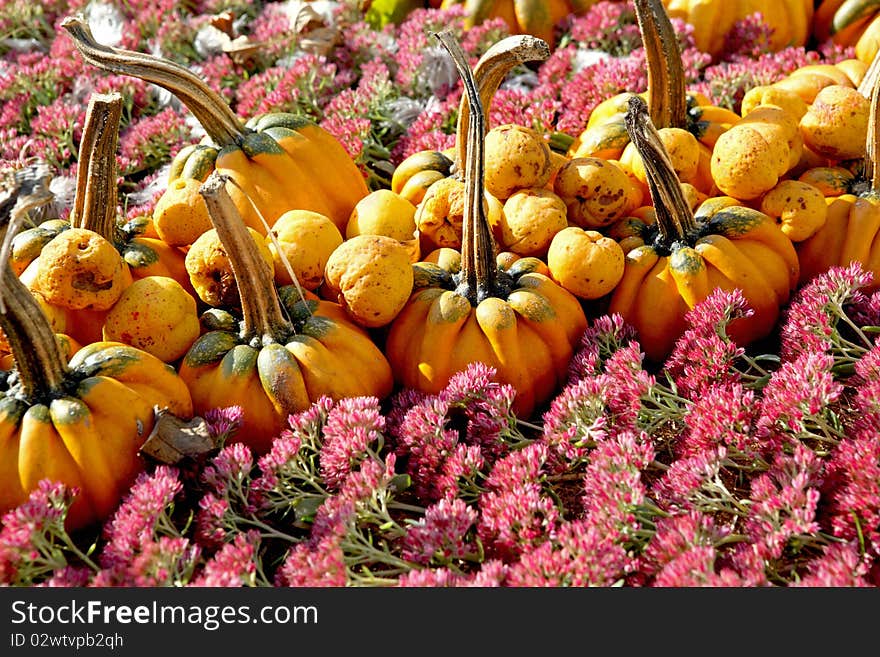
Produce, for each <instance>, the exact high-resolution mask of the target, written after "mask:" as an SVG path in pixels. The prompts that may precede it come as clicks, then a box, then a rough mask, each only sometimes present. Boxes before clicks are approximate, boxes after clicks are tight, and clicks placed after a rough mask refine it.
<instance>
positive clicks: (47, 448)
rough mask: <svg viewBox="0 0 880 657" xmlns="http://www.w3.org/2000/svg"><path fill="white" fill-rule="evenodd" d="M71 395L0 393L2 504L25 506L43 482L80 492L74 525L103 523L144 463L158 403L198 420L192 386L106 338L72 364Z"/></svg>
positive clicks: (159, 364)
mask: <svg viewBox="0 0 880 657" xmlns="http://www.w3.org/2000/svg"><path fill="white" fill-rule="evenodd" d="M68 367H69V368H70V379H71V382H72V384H71V386H70V388H69V389H68V390H67V391H66V394H64V395H63V396H59V397H58V398H54V399H51V400H46V401H45V402H43V403H28V402H27V401H26V400H22V399H20V398H18V397H17V391H16V390H15V389H14V388H13V389H10V390H8V391H6V392H5V394H3V396H2V397H0V436H2V438H0V454H2V461H0V463H2V464H0V481H2V482H3V486H0V491H2V492H0V509H2V510H3V511H7V510H9V509H11V508H13V507H15V506H17V505H19V504H21V503H23V502H24V501H25V500H26V499H27V496H28V493H29V492H30V491H32V490H34V489H35V488H36V487H37V484H38V483H39V481H40V480H41V479H44V478H48V479H51V480H53V481H60V482H63V483H65V484H67V485H68V486H75V487H76V488H78V489H79V490H80V493H79V495H78V496H77V497H76V499H75V501H74V503H73V506H72V507H71V509H70V514H69V516H68V527H69V528H71V529H74V528H79V527H83V526H86V525H88V524H91V523H93V522H95V521H99V520H103V519H104V518H106V517H108V516H109V515H110V513H111V512H112V511H113V510H114V509H115V508H116V507H117V506H118V504H119V501H120V500H121V499H122V498H123V497H124V495H125V494H126V493H127V492H128V490H129V487H130V486H131V484H132V482H133V481H134V478H135V477H136V475H137V474H138V473H139V472H140V471H141V470H142V469H143V467H144V462H143V460H142V459H141V457H140V456H138V450H139V449H140V447H141V445H142V444H143V442H144V441H145V440H146V438H147V436H149V434H150V432H151V431H152V429H153V424H154V420H155V414H154V407H155V406H158V407H159V408H168V409H169V410H170V411H171V412H172V413H173V414H175V415H177V416H179V417H182V418H186V419H188V418H190V417H191V416H192V403H191V401H190V396H189V391H188V390H187V387H186V385H185V384H184V383H183V381H182V380H181V379H180V378H179V377H178V376H177V375H176V373H175V372H174V371H173V370H172V369H170V368H169V367H168V366H166V365H165V364H164V363H162V362H161V361H160V360H159V359H157V358H154V357H152V356H150V355H149V354H147V353H145V352H142V351H139V350H137V349H134V348H132V347H129V346H127V345H123V344H118V343H112V342H107V343H104V342H98V343H94V344H91V345H87V346H86V347H84V348H82V349H80V350H79V351H77V352H76V354H75V355H74V356H73V358H72V359H71V360H70V363H69V365H68Z"/></svg>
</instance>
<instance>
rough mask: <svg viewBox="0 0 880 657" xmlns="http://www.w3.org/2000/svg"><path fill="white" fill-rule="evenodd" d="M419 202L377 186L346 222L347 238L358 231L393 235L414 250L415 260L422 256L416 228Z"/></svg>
mask: <svg viewBox="0 0 880 657" xmlns="http://www.w3.org/2000/svg"><path fill="white" fill-rule="evenodd" d="M415 215H416V204H415V203H412V202H411V201H410V200H409V199H407V198H406V197H405V196H403V195H402V194H399V193H398V192H395V191H393V190H390V189H377V190H375V191H373V192H370V193H369V194H367V196H365V197H364V198H362V199H361V200H360V201H359V202H358V204H357V205H356V206H355V207H354V210H353V211H352V213H351V217H349V218H348V223H347V224H346V226H345V238H346V239H350V238H352V237H357V236H358V235H384V236H386V237H391V238H393V239H395V240H397V241H399V242H401V243H402V244H404V245H405V246H406V247H407V248H409V250H410V256H411V258H412V261H413V262H418V260H419V258H420V256H421V247H420V245H419V231H418V228H416V221H415Z"/></svg>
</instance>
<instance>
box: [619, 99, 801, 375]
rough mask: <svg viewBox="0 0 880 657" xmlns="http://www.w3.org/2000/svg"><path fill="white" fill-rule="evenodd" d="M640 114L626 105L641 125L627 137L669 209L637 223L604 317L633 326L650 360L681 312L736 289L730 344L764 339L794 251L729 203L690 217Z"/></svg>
mask: <svg viewBox="0 0 880 657" xmlns="http://www.w3.org/2000/svg"><path fill="white" fill-rule="evenodd" d="M640 105H641V106H640ZM646 113H647V109H646V108H645V107H644V103H643V102H642V101H640V100H637V101H634V102H633V109H632V115H631V118H630V119H629V121H631V122H632V123H630V124H629V125H630V130H632V131H636V130H639V129H641V128H639V127H638V126H641V125H645V126H647V127H646V128H644V129H645V130H646V131H647V134H646V135H644V136H643V135H641V134H640V133H638V132H635V133H634V134H636V135H637V136H638V142H637V146H638V147H639V149H640V152H642V156H643V158H644V159H645V161H646V164H649V165H650V166H651V167H654V170H655V171H656V173H657V176H659V177H661V179H662V184H663V187H662V188H658V189H654V188H653V186H652V197H653V196H655V195H659V194H662V195H663V196H662V198H663V199H667V201H666V203H669V205H666V204H663V202H662V201H660V200H659V199H657V198H655V201H654V205H655V207H656V206H660V207H658V210H657V213H656V217H657V219H656V221H655V222H654V223H652V224H643V226H644V227H643V230H642V234H641V235H640V236H639V237H640V239H641V240H642V242H643V244H641V245H640V246H637V245H633V244H630V247H631V248H630V249H629V251H628V252H627V254H626V262H625V266H624V273H623V278H622V279H621V281H620V283H619V284H618V285H617V287H616V288H615V289H614V292H613V293H612V296H611V301H610V304H609V312H612V313H619V314H620V315H621V316H622V317H623V318H624V319H625V320H626V321H627V322H629V323H630V324H632V325H633V326H634V327H635V328H636V330H637V331H638V335H639V341H640V344H641V345H642V348H643V349H644V351H645V354H646V356H647V357H648V358H649V359H651V360H652V361H655V362H661V361H662V360H663V359H664V358H666V356H668V355H669V353H670V352H671V351H672V348H673V346H674V344H675V341H676V340H677V339H678V338H679V337H680V336H681V335H682V333H683V332H684V331H685V329H686V328H687V325H686V322H685V320H684V316H685V314H686V313H687V312H688V310H690V309H691V308H693V307H694V306H695V305H696V304H697V303H699V302H700V301H702V300H703V299H705V298H706V297H707V296H708V295H709V293H710V292H712V290H714V289H716V288H721V289H725V290H732V289H734V288H739V289H740V290H742V292H743V295H744V296H745V298H746V301H747V303H748V304H749V306H750V307H751V308H752V309H753V310H754V314H753V315H752V316H751V317H747V318H740V319H737V320H736V321H734V322H733V323H732V324H731V326H730V335H731V337H733V338H734V340H736V341H737V342H738V343H739V344H742V345H745V344H748V343H750V342H752V341H754V340H757V339H759V338H763V337H765V336H767V335H769V333H770V332H771V331H772V330H773V327H774V326H775V325H776V323H777V320H778V318H779V314H780V308H781V306H782V305H783V304H784V303H785V302H786V301H787V300H788V299H789V296H790V294H791V291H792V290H793V289H794V288H795V286H796V285H797V281H798V276H799V262H798V258H797V254H796V252H795V250H794V246H793V245H792V243H791V241H790V240H789V239H788V238H787V237H786V236H785V235H784V234H783V233H782V231H781V230H780V229H779V227H778V226H777V225H776V222H775V221H774V220H773V219H772V218H770V217H768V216H767V215H765V214H763V213H761V212H759V211H757V210H754V209H752V208H748V207H743V206H736V205H732V203H733V202H735V199H730V200H725V201H724V202H723V203H709V202H708V201H707V202H706V204H704V205H705V210H703V209H702V208H700V209H698V211H697V213H696V216H694V215H693V214H691V212H690V209H689V208H688V206H687V204H686V202H685V200H684V198H683V196H682V195H681V192H680V187H679V185H678V181H677V179H676V178H675V176H674V173H672V171H671V167H669V166H668V159H667V160H666V162H667V164H666V165H664V164H663V163H662V162H663V161H662V159H661V158H662V150H661V149H662V143H661V142H660V141H659V138H652V137H651V133H650V128H651V127H652V126H651V125H650V121H649V119H648V117H647V116H646ZM655 132H656V131H655ZM648 140H651V141H648ZM648 149H650V150H648ZM661 210H662V211H661ZM673 217H675V222H676V223H673ZM676 225H678V226H681V228H674V226H676ZM635 226H637V222H631V224H630V230H631V231H633V232H636V229H635ZM677 231H680V232H677Z"/></svg>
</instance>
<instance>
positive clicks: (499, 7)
mask: <svg viewBox="0 0 880 657" xmlns="http://www.w3.org/2000/svg"><path fill="white" fill-rule="evenodd" d="M598 1H599V0H532V2H522V1H521V0H442V2H441V3H440V8H441V9H448V8H449V7H453V6H455V5H461V4H463V5H464V11H465V22H464V26H465V28H466V29H470V28H472V27H473V26H475V25H479V24H480V23H482V22H483V21H485V20H489V19H491V18H501V19H503V20H504V22H505V23H507V26H508V27H509V28H510V31H511V33H513V34H531V35H533V36H536V37H538V38H539V39H543V40H544V41H546V42H547V43H549V44H551V45H552V44H553V43H554V38H553V36H554V35H553V28H554V27H555V26H556V24H557V23H558V22H559V21H561V20H562V19H563V18H565V17H566V16H568V15H569V14H575V15H580V14H583V13H586V11H587V10H588V9H589V8H590V7H592V6H593V5H594V4H596V3H597V2H598Z"/></svg>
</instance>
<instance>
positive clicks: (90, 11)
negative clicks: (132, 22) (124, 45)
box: [84, 2, 125, 46]
mask: <svg viewBox="0 0 880 657" xmlns="http://www.w3.org/2000/svg"><path fill="white" fill-rule="evenodd" d="M84 14H85V19H86V22H87V23H88V24H89V27H90V28H91V30H92V36H93V37H95V41H97V42H98V43H100V44H103V45H105V46H116V45H119V43H120V42H121V41H122V31H123V28H124V27H125V19H124V18H123V16H122V12H120V11H119V9H117V8H116V7H115V6H114V5H111V4H108V3H106V2H90V3H89V4H88V5H87V6H86V9H85V12H84Z"/></svg>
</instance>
